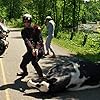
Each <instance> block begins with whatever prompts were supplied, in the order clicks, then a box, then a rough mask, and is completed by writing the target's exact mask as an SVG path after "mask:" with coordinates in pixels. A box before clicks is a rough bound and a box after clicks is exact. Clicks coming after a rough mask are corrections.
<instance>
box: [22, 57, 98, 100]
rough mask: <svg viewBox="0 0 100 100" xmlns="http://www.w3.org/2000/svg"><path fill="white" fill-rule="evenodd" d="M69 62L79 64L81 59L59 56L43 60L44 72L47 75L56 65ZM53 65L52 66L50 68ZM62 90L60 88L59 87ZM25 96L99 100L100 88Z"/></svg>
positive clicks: (64, 99) (63, 99) (67, 99)
mask: <svg viewBox="0 0 100 100" xmlns="http://www.w3.org/2000/svg"><path fill="white" fill-rule="evenodd" d="M68 61H73V62H77V61H80V59H78V58H76V57H75V56H70V57H69V56H64V55H57V57H56V58H44V59H43V64H44V66H43V72H44V73H47V72H48V70H49V69H50V68H51V67H52V66H55V65H59V64H65V65H66V64H67V63H68ZM50 64H52V66H50ZM59 88H60V87H59ZM24 96H31V97H35V98H37V99H58V100H99V99H100V88H96V89H89V90H83V91H77V92H76V91H75V92H69V91H67V89H66V90H65V91H63V92H61V93H54V94H48V93H41V92H31V93H26V94H24Z"/></svg>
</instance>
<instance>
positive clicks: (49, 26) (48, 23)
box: [45, 16, 56, 58]
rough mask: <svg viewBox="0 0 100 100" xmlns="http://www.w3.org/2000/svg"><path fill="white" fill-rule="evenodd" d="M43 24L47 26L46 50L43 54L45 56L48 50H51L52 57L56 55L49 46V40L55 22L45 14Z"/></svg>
mask: <svg viewBox="0 0 100 100" xmlns="http://www.w3.org/2000/svg"><path fill="white" fill-rule="evenodd" d="M45 24H46V26H47V31H48V36H47V38H46V43H45V44H46V51H47V53H46V54H45V56H47V55H49V50H50V51H51V52H52V54H53V55H52V57H54V58H55V57H56V56H55V53H54V51H53V49H52V47H51V41H52V39H53V37H54V30H55V23H54V21H53V19H52V18H51V16H47V17H46V19H45Z"/></svg>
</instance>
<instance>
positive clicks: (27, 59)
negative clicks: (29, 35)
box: [17, 52, 31, 76]
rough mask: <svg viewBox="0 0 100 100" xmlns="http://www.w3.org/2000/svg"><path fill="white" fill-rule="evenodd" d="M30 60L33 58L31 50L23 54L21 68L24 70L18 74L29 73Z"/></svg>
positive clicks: (24, 74)
mask: <svg viewBox="0 0 100 100" xmlns="http://www.w3.org/2000/svg"><path fill="white" fill-rule="evenodd" d="M30 60H31V56H30V53H29V52H27V53H25V55H24V56H23V59H22V62H21V64H20V69H21V70H22V72H19V73H17V75H18V76H26V75H28V72H27V64H29V62H30Z"/></svg>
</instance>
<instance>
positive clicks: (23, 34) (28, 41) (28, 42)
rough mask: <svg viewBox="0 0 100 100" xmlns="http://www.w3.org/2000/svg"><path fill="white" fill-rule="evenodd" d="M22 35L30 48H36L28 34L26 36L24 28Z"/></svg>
mask: <svg viewBox="0 0 100 100" xmlns="http://www.w3.org/2000/svg"><path fill="white" fill-rule="evenodd" d="M21 35H22V38H23V40H24V42H25V45H26V46H27V47H28V48H30V49H31V50H32V49H34V46H33V44H32V43H31V42H30V40H29V39H28V38H27V36H26V34H25V31H24V30H22V32H21Z"/></svg>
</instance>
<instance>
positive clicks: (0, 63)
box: [0, 58, 10, 100]
mask: <svg viewBox="0 0 100 100" xmlns="http://www.w3.org/2000/svg"><path fill="white" fill-rule="evenodd" d="M0 67H1V71H2V75H3V82H4V84H7V80H6V76H5V71H4V66H3V62H2V59H1V58H0ZM5 93H6V100H10V96H9V92H8V90H7V89H6V90H5Z"/></svg>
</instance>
